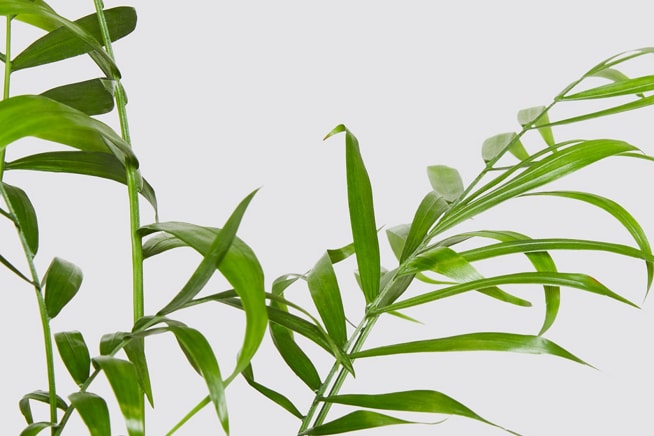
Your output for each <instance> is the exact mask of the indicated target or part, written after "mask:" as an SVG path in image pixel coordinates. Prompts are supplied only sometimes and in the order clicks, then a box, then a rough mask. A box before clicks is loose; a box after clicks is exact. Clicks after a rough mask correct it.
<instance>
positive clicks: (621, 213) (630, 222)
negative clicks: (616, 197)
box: [525, 191, 654, 291]
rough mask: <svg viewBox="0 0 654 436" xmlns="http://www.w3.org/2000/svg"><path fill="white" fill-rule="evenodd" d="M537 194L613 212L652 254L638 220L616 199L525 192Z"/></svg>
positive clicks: (651, 270) (652, 268)
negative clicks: (571, 200)
mask: <svg viewBox="0 0 654 436" xmlns="http://www.w3.org/2000/svg"><path fill="white" fill-rule="evenodd" d="M535 195H550V196H555V197H563V198H571V199H574V200H579V201H583V202H585V203H588V204H592V205H593V206H596V207H599V208H600V209H603V210H604V211H606V212H608V213H609V214H611V215H612V216H613V217H614V218H615V219H617V220H618V221H619V222H620V224H622V225H623V226H624V228H625V229H627V231H628V232H629V234H630V235H631V236H632V237H633V238H634V240H635V241H636V244H638V247H639V248H640V249H641V250H642V251H643V252H644V253H645V254H648V255H651V254H652V248H651V246H650V243H649V239H648V238H647V235H646V234H645V231H644V230H643V228H642V227H641V226H640V224H639V223H638V221H636V219H635V218H634V217H633V216H632V215H631V214H630V213H629V212H628V211H627V210H626V209H625V208H623V207H622V206H620V205H619V204H618V203H616V202H615V201H613V200H611V199H608V198H606V197H602V196H600V195H596V194H591V193H588V192H577V191H550V192H533V193H530V194H525V196H535ZM646 266H647V290H648V291H649V289H650V288H651V286H652V278H653V275H654V264H652V262H649V261H647V262H646Z"/></svg>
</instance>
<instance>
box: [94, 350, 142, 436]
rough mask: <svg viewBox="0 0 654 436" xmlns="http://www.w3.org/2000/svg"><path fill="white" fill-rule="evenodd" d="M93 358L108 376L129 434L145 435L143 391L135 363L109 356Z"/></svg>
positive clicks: (135, 435)
mask: <svg viewBox="0 0 654 436" xmlns="http://www.w3.org/2000/svg"><path fill="white" fill-rule="evenodd" d="M93 360H94V362H96V363H97V364H98V365H99V366H100V368H101V369H102V371H104V373H105V375H106V376H107V380H108V381H109V384H110V385H111V389H112V390H113V391H114V395H115V396H116V400H117V401H118V406H119V407H120V411H121V412H122V414H123V417H124V418H125V424H126V425H127V432H128V434H129V436H144V435H145V424H144V420H145V411H144V409H143V401H142V396H143V391H142V390H141V386H140V385H139V380H138V375H137V373H136V369H135V368H134V365H133V364H132V363H131V362H129V361H127V360H121V359H116V358H114V357H108V356H101V357H96V358H94V359H93Z"/></svg>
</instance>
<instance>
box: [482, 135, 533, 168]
mask: <svg viewBox="0 0 654 436" xmlns="http://www.w3.org/2000/svg"><path fill="white" fill-rule="evenodd" d="M507 147H508V148H507ZM505 150H508V151H509V152H510V153H511V154H512V155H514V156H515V157H517V158H518V160H525V159H527V158H528V157H529V153H527V150H525V147H524V145H522V142H520V138H519V137H518V135H516V134H515V133H513V132H509V133H500V134H498V135H495V136H491V137H490V138H488V139H486V140H485V141H484V143H483V144H482V146H481V157H482V159H484V162H490V161H492V160H495V159H497V158H498V156H500V155H501V154H503V153H504V151H505Z"/></svg>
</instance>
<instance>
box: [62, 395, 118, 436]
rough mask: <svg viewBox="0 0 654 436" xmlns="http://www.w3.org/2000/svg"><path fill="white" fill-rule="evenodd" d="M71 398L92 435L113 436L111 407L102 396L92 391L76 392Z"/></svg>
mask: <svg viewBox="0 0 654 436" xmlns="http://www.w3.org/2000/svg"><path fill="white" fill-rule="evenodd" d="M69 398H70V402H71V404H72V405H73V407H75V409H76V410H77V413H79V415H80V416H81V417H82V421H84V424H86V428H87V429H88V430H89V434H90V435H91V436H111V422H110V419H109V409H108V408H107V403H106V402H105V401H104V399H102V397H100V396H98V395H95V394H92V393H90V392H75V393H73V394H71V395H70V397H69Z"/></svg>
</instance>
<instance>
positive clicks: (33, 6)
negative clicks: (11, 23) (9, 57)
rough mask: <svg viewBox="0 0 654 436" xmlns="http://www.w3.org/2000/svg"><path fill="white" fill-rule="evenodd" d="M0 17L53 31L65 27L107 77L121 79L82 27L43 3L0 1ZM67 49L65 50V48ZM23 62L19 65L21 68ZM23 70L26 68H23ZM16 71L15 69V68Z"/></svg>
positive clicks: (15, 0) (108, 59) (101, 49)
mask: <svg viewBox="0 0 654 436" xmlns="http://www.w3.org/2000/svg"><path fill="white" fill-rule="evenodd" d="M0 15H4V16H17V19H19V20H21V21H25V22H28V23H34V24H35V25H37V26H39V27H42V28H45V29H46V30H52V29H53V28H54V27H55V26H56V27H65V28H66V30H67V32H68V33H70V34H72V35H74V36H75V37H76V38H77V39H79V40H80V41H82V42H83V44H84V46H88V48H87V49H86V50H85V53H86V52H90V51H93V53H94V56H93V60H94V61H95V62H96V64H98V66H99V67H100V69H102V71H103V72H104V73H105V74H106V75H107V77H119V76H120V72H119V71H118V68H117V67H116V65H115V64H114V62H113V60H112V59H111V57H110V56H109V55H108V54H107V53H106V52H105V51H104V50H103V48H102V46H101V45H100V44H99V43H98V41H97V40H96V39H95V38H94V37H93V36H92V35H90V34H89V33H88V32H87V31H86V30H84V29H83V28H82V27H81V26H79V25H78V24H76V23H73V22H71V21H68V20H67V19H65V18H63V17H62V16H60V15H58V14H57V13H55V12H54V11H53V10H52V8H50V7H49V6H47V5H46V4H45V2H43V1H35V2H32V1H23V0H0ZM64 49H65V48H64ZM19 57H20V55H19V56H18V57H17V58H16V59H14V61H13V62H12V64H13V63H14V62H16V60H19V59H18V58H19ZM20 63H21V61H20V60H19V62H18V65H19V68H20ZM23 68H25V67H24V66H23ZM14 69H15V67H14Z"/></svg>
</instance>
